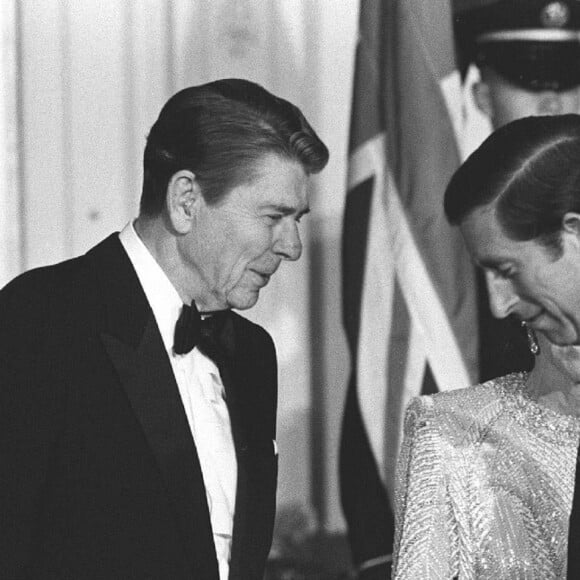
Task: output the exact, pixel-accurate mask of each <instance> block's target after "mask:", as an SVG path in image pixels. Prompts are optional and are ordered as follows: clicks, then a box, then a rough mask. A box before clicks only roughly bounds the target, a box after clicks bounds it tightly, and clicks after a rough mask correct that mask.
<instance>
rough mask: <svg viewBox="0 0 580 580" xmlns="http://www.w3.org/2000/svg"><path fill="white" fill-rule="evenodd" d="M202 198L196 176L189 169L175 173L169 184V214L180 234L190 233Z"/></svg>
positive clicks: (172, 223) (167, 201) (167, 200)
mask: <svg viewBox="0 0 580 580" xmlns="http://www.w3.org/2000/svg"><path fill="white" fill-rule="evenodd" d="M200 198H201V189H200V187H199V183H198V182H197V180H196V178H195V174H194V173H193V172H192V171H189V170H188V169H182V170H180V171H178V172H177V173H174V174H173V175H172V176H171V178H170V179H169V183H168V184H167V198H166V205H167V213H168V216H169V220H170V222H171V225H172V226H173V227H174V228H175V230H176V231H177V232H178V233H181V234H186V233H188V232H189V231H190V229H191V225H192V222H193V216H194V214H195V211H196V209H197V205H198V204H199V200H200Z"/></svg>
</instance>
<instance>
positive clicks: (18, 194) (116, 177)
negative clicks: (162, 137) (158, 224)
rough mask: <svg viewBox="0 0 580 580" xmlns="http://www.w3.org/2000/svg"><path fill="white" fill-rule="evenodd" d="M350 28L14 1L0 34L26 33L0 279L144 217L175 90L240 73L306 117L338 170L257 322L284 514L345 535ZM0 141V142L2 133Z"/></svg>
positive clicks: (323, 6) (187, 4)
mask: <svg viewBox="0 0 580 580" xmlns="http://www.w3.org/2000/svg"><path fill="white" fill-rule="evenodd" d="M3 1H5V0H3ZM5 6H15V4H14V0H6V2H5ZM357 20H358V1H357V0H341V1H340V2H336V0H196V1H192V0H172V1H170V0H123V1H119V0H42V1H39V0H21V1H20V2H19V3H18V10H14V14H13V15H12V16H11V15H10V14H9V15H8V17H7V22H9V23H12V25H13V26H10V27H9V31H10V32H9V34H4V36H3V38H4V39H6V38H8V42H9V44H10V46H12V47H14V46H15V43H14V31H17V32H18V42H17V43H16V46H17V47H18V48H19V51H18V52H17V55H19V64H20V68H19V72H18V76H17V79H16V80H18V82H17V83H15V84H14V87H19V92H18V101H17V105H18V106H17V107H16V108H17V109H18V110H19V111H20V117H18V115H13V114H9V113H8V111H9V109H10V107H11V106H12V105H10V98H9V97H10V95H12V94H14V90H13V89H14V87H12V88H11V87H10V85H7V84H4V85H3V87H2V90H1V92H0V94H1V95H2V97H1V98H0V117H1V119H2V120H4V121H6V120H8V125H9V128H10V130H12V131H13V130H14V129H18V131H19V133H18V134H19V136H20V144H21V147H20V148H19V149H18V151H19V153H20V155H19V157H18V159H19V161H20V166H19V169H20V173H19V175H20V176H21V179H20V182H19V181H18V180H17V179H12V178H9V176H8V177H7V174H6V172H7V171H11V170H7V169H6V167H8V166H9V165H10V164H9V163H8V162H7V161H6V160H7V159H8V160H9V158H10V155H9V154H8V153H7V152H9V151H12V152H14V151H15V149H14V148H12V149H10V148H9V147H6V146H4V148H3V149H2V151H3V152H4V153H5V155H4V156H3V157H0V159H1V160H3V161H2V163H3V165H0V167H3V168H4V169H3V172H4V173H3V174H0V183H2V184H3V187H4V191H3V192H2V190H0V233H1V240H2V241H3V242H5V245H4V246H3V247H4V248H9V250H5V251H4V253H3V254H0V260H2V262H1V263H0V275H3V276H4V279H3V280H0V283H2V282H5V281H6V280H7V279H8V277H9V276H11V275H13V274H14V273H16V271H18V270H22V269H27V268H30V267H34V266H38V265H42V264H47V263H51V262H55V261H58V260H61V259H64V258H68V257H71V256H74V255H77V254H79V253H81V252H84V251H85V250H86V249H88V248H89V247H90V246H91V245H93V244H94V243H96V242H97V241H99V240H100V239H102V238H103V237H104V236H106V235H107V234H108V233H110V232H111V231H113V230H118V229H119V228H121V227H123V225H124V224H125V223H126V221H127V220H128V219H130V218H131V216H133V215H134V214H135V212H136V207H137V205H136V204H137V200H138V197H139V192H140V185H141V169H140V167H141V156H142V151H143V146H144V142H145V136H146V134H147V131H148V129H149V127H150V125H151V124H152V123H153V121H154V119H155V117H156V115H157V113H158V111H159V109H160V107H161V106H162V104H163V102H164V101H165V100H166V99H167V98H168V97H169V96H170V95H171V94H172V93H173V92H175V91H176V90H178V89H180V88H182V87H184V86H187V85H191V84H198V83H201V82H206V81H209V80H211V79H213V78H216V77H221V76H238V77H239V76H242V77H247V78H250V79H252V80H256V81H258V82H260V83H262V84H263V85H265V86H266V88H268V89H270V90H271V91H272V92H274V93H277V94H279V95H280V96H283V97H285V98H287V99H290V100H292V101H293V102H295V103H296V104H297V105H298V106H300V107H301V108H302V110H303V111H304V112H305V114H306V116H307V117H308V118H309V120H310V121H311V123H312V124H313V125H314V127H315V128H316V129H317V131H318V132H319V134H320V135H321V137H322V138H323V139H324V140H325V141H326V142H327V144H328V145H329V148H330V150H331V161H330V164H329V166H328V168H327V169H326V170H325V171H324V173H323V174H322V175H320V176H318V177H317V178H316V179H315V183H314V188H313V190H314V191H313V193H314V197H313V200H312V207H313V212H312V214H311V215H310V216H309V217H308V218H307V220H305V222H306V223H305V226H304V227H305V232H304V234H305V239H306V252H305V254H306V255H305V256H304V258H303V259H302V260H301V261H300V262H299V263H297V264H288V265H286V266H285V267H284V268H282V269H281V271H280V273H279V274H278V275H277V276H278V277H277V279H275V280H273V282H272V283H271V284H270V285H269V286H268V288H267V290H266V291H265V292H264V293H263V297H262V298H261V301H260V303H259V305H258V306H257V307H256V308H255V309H254V310H252V311H250V313H249V316H250V317H251V318H253V319H255V320H257V321H259V322H261V323H262V324H263V325H264V326H266V327H267V328H268V329H269V330H270V331H271V332H272V334H273V335H274V339H275V341H276V343H277V346H278V352H279V358H280V412H279V447H280V450H281V458H280V486H279V504H280V506H281V507H283V506H289V505H292V504H298V505H300V506H303V507H304V509H306V510H310V511H311V512H312V513H314V514H315V515H317V517H318V518H319V521H320V523H321V524H322V525H323V526H325V527H326V528H327V529H330V530H336V529H341V528H342V527H343V522H342V516H341V513H340V508H339V503H338V487H337V486H338V483H337V453H338V436H339V427H340V416H341V413H342V406H343V400H344V392H345V386H346V375H347V366H348V358H347V352H346V346H345V340H344V336H343V333H342V327H341V323H340V235H341V227H342V224H341V220H342V210H343V205H344V195H345V187H344V186H345V170H346V143H347V135H348V127H349V114H350V97H351V86H352V67H353V62H354V48H355V43H356V27H357ZM0 66H1V67H2V69H4V70H8V69H10V66H8V65H7V64H6V63H5V62H1V63H0ZM12 76H14V75H12ZM7 97H8V98H7ZM18 119H20V122H18ZM0 132H1V133H0V135H1V134H3V135H4V138H3V139H4V144H5V143H6V135H8V134H9V133H10V131H9V130H7V129H6V128H5V127H3V126H2V123H1V122H0ZM1 140H2V137H1V136H0V141H1ZM13 157H14V156H13ZM13 161H14V159H13V160H12V165H14V163H13ZM9 261H10V262H11V263H8V262H9Z"/></svg>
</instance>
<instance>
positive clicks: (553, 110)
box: [538, 91, 564, 115]
mask: <svg viewBox="0 0 580 580" xmlns="http://www.w3.org/2000/svg"><path fill="white" fill-rule="evenodd" d="M563 110H564V109H563V106H562V97H561V96H560V94H559V93H557V92H555V91H548V92H546V93H544V94H543V95H542V98H541V99H540V102H539V104H538V115H560V114H562V112H563Z"/></svg>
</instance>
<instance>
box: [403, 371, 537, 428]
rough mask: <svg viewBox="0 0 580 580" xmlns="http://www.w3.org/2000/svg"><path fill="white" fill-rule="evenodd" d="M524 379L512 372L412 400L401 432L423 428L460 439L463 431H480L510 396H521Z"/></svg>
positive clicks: (522, 376)
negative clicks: (476, 383) (468, 385)
mask: <svg viewBox="0 0 580 580" xmlns="http://www.w3.org/2000/svg"><path fill="white" fill-rule="evenodd" d="M525 377H526V375H525V373H513V374H510V375H506V376H504V377H499V378H497V379H493V380H490V381H487V382H485V383H480V384H478V385H474V386H470V387H465V388H463V389H456V390H453V391H445V392H440V393H436V394H434V395H422V396H420V397H416V398H414V399H412V400H411V402H410V404H409V406H408V408H407V414H406V417H405V432H406V433H408V434H410V432H411V431H416V429H417V428H419V427H424V428H427V429H436V430H438V431H439V432H440V433H442V434H446V435H448V436H453V437H455V436H461V437H463V436H464V435H465V434H466V433H467V432H478V431H481V430H482V429H485V428H486V427H487V426H488V425H489V424H490V423H491V422H492V421H493V420H494V419H495V418H497V417H498V415H499V414H501V413H502V411H503V410H504V409H505V408H506V405H507V404H508V401H509V400H510V398H511V397H512V396H517V394H518V393H521V391H522V389H523V388H524V385H525Z"/></svg>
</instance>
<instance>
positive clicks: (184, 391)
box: [119, 223, 238, 580]
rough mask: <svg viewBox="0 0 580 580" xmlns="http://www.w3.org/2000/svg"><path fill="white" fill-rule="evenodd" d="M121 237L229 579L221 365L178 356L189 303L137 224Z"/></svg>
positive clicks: (230, 445) (229, 497) (223, 579)
mask: <svg viewBox="0 0 580 580" xmlns="http://www.w3.org/2000/svg"><path fill="white" fill-rule="evenodd" d="M119 238H120V240H121V244H122V245H123V247H124V248H125V251H126V252H127V254H128V256H129V259H130V260H131V262H132V264H133V267H134V268H135V271H136V272H137V276H138V278H139V281H140V282H141V286H142V287H143V290H144V292H145V295H146V296H147V300H148V301H149V305H150V306H151V309H152V310H153V314H154V316H155V320H156V321H157V326H158V327H159V331H160V332H161V337H162V339H163V344H164V345H165V349H166V351H167V355H168V356H169V360H170V361H171V366H172V368H173V373H174V375H175V380H176V382H177V386H178V388H179V394H180V395H181V401H182V403H183V407H184V409H185V414H186V415H187V420H188V422H189V427H190V429H191V433H192V435H193V439H194V441H195V446H196V449H197V454H198V456H199V461H200V464H201V471H202V474H203V481H204V484H205V490H206V496H207V503H208V507H209V513H210V518H211V527H212V531H213V538H214V544H215V549H216V555H217V560H218V566H219V574H220V580H227V578H228V574H229V562H230V554H231V545H232V531H233V521H234V511H235V501H236V486H237V472H238V468H237V461H236V453H235V448H234V441H233V437H232V427H231V423H230V416H229V412H228V408H227V405H226V401H225V397H226V394H225V390H224V385H223V383H222V379H221V376H220V373H219V370H218V368H217V366H216V365H215V364H214V362H213V361H212V360H211V359H210V358H208V357H207V356H205V355H204V354H203V353H201V352H200V351H199V350H198V349H197V348H194V349H193V350H192V351H191V352H189V353H187V354H183V355H176V354H175V353H174V352H173V335H174V331H175V323H176V321H177V319H178V317H179V314H180V313H181V308H182V306H183V302H182V300H181V298H180V297H179V294H178V292H177V290H176V289H175V287H174V286H173V284H172V283H171V282H170V280H169V278H168V277H167V276H166V274H165V272H164V271H163V270H162V269H161V267H160V266H159V264H158V263H157V262H156V261H155V258H154V257H153V256H152V255H151V253H150V252H149V250H148V249H147V247H146V246H145V244H144V243H143V242H142V241H141V239H140V238H139V236H138V235H137V232H136V231H135V229H134V227H133V224H132V223H129V224H127V226H125V228H124V229H123V231H122V232H121V234H120V236H119Z"/></svg>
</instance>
